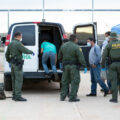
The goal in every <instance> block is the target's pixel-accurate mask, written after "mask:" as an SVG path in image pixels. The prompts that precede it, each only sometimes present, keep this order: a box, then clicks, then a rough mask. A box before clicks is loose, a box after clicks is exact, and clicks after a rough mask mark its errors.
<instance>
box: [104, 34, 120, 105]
mask: <svg viewBox="0 0 120 120" xmlns="http://www.w3.org/2000/svg"><path fill="white" fill-rule="evenodd" d="M110 39H111V40H112V41H111V42H110V43H109V44H108V45H107V46H106V48H105V50H104V52H103V56H102V68H103V69H104V68H105V60H106V57H109V58H110V59H109V60H110V61H109V62H110V63H111V64H110V65H109V79H110V80H111V85H112V86H111V91H112V99H110V102H114V103H117V102H118V88H120V41H118V40H117V34H116V33H115V32H111V34H110Z"/></svg>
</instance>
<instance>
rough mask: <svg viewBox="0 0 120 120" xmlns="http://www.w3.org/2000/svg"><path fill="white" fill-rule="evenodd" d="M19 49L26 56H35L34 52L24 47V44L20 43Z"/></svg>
mask: <svg viewBox="0 0 120 120" xmlns="http://www.w3.org/2000/svg"><path fill="white" fill-rule="evenodd" d="M17 47H18V50H19V51H21V52H22V53H24V54H33V52H32V51H31V50H29V49H27V48H26V47H24V45H23V44H22V43H19V44H18V45H17Z"/></svg>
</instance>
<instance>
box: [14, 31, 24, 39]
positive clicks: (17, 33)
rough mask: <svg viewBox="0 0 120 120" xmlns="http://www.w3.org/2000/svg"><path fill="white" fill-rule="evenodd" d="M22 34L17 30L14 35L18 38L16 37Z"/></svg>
mask: <svg viewBox="0 0 120 120" xmlns="http://www.w3.org/2000/svg"><path fill="white" fill-rule="evenodd" d="M21 35H22V33H20V32H16V33H15V34H14V37H15V38H16V37H18V36H21Z"/></svg>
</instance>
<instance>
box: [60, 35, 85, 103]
mask: <svg viewBox="0 0 120 120" xmlns="http://www.w3.org/2000/svg"><path fill="white" fill-rule="evenodd" d="M77 42H78V40H77V39H76V35H73V34H72V35H71V36H70V41H69V42H66V43H64V44H63V45H62V46H61V48H60V51H59V54H58V59H59V60H60V61H62V64H63V75H62V88H61V97H60V100H61V101H64V100H65V98H66V96H67V94H68V89H69V83H71V90H70V95H69V102H77V101H80V99H78V98H77V92H78V88H79V83H80V74H79V64H80V65H83V67H85V69H84V72H85V73H86V72H87V68H86V63H85V60H84V56H83V53H82V50H81V48H80V47H79V46H78V45H77V44H76V43H77Z"/></svg>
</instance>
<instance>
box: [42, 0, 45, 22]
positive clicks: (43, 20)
mask: <svg viewBox="0 0 120 120" xmlns="http://www.w3.org/2000/svg"><path fill="white" fill-rule="evenodd" d="M42 11H43V19H42V22H45V0H43V9H42Z"/></svg>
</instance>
